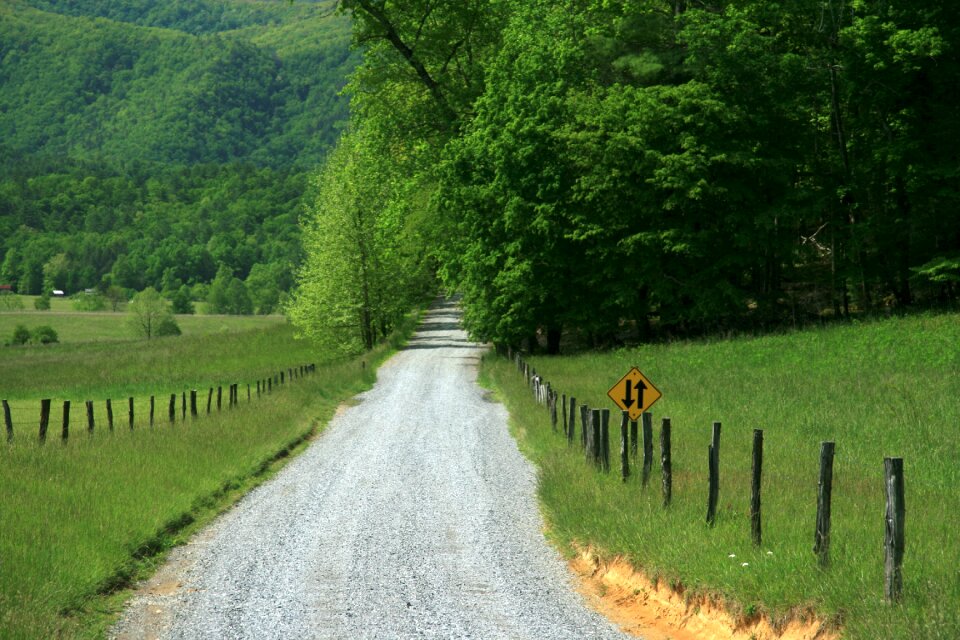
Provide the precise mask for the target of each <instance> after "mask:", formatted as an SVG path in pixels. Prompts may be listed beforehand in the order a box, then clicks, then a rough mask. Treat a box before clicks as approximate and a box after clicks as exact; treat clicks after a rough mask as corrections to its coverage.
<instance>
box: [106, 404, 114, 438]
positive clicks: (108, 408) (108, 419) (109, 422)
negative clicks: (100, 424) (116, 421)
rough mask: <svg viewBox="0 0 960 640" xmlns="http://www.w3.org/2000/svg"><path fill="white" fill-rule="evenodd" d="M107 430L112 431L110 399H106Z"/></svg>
mask: <svg viewBox="0 0 960 640" xmlns="http://www.w3.org/2000/svg"><path fill="white" fill-rule="evenodd" d="M107 428H109V429H110V431H113V404H112V403H111V402H110V398H107Z"/></svg>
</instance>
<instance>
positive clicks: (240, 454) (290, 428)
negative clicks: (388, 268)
mask: <svg viewBox="0 0 960 640" xmlns="http://www.w3.org/2000/svg"><path fill="white" fill-rule="evenodd" d="M409 325H410V326H407V327H405V329H404V331H402V332H401V333H399V334H398V338H397V340H395V341H394V342H393V343H392V344H390V345H384V346H383V347H381V348H379V349H378V350H377V351H376V352H374V353H373V354H368V355H366V356H365V357H364V360H365V361H366V366H364V365H362V364H361V360H360V359H356V360H351V361H342V362H339V363H332V364H327V365H322V364H321V365H318V367H317V372H316V373H315V374H314V375H311V376H307V377H305V378H301V379H298V380H295V381H293V383H292V384H286V385H284V386H283V387H282V388H279V389H278V388H276V387H275V388H274V392H273V393H272V394H271V395H270V396H269V397H266V398H262V399H260V400H256V399H254V400H253V401H252V402H249V403H248V402H247V400H246V396H245V394H241V402H240V405H239V407H238V408H235V409H233V410H227V409H226V408H225V409H224V411H222V412H220V413H217V412H216V411H215V410H214V413H213V414H212V415H210V416H206V415H201V416H199V417H198V418H197V419H195V420H191V418H190V417H189V415H188V417H187V420H186V421H185V422H181V421H180V417H179V412H178V418H177V423H176V424H175V425H173V426H171V425H169V424H168V423H167V422H166V420H165V419H164V420H158V424H157V426H156V427H154V428H153V429H149V428H138V429H136V430H135V431H133V432H131V431H129V430H128V429H127V428H126V426H125V422H124V420H123V417H122V416H123V414H122V413H121V414H120V415H121V417H120V418H118V419H117V421H118V423H119V424H118V427H117V429H116V431H115V432H113V433H109V432H107V431H106V430H105V429H104V428H103V427H102V426H98V430H97V431H96V432H95V434H94V435H93V436H92V437H91V436H88V435H87V434H86V433H84V430H83V428H82V427H81V428H80V429H78V430H77V433H76V435H72V436H71V439H70V440H69V441H68V443H67V444H66V445H62V444H61V443H60V442H59V441H57V439H56V437H55V436H54V437H52V441H50V442H48V443H47V444H46V445H45V446H39V445H37V443H36V438H35V433H34V432H32V431H31V433H30V435H29V436H28V437H20V436H19V434H18V437H17V438H16V439H15V440H14V442H13V444H12V445H3V446H0V487H3V491H0V635H2V636H3V637H4V638H50V637H98V636H100V635H102V633H103V631H104V629H105V628H106V625H107V624H108V623H109V621H110V620H111V614H112V613H113V612H114V611H115V610H116V609H117V608H118V607H119V600H120V598H118V597H117V596H115V595H114V596H111V595H110V594H113V593H114V592H116V590H117V589H120V588H122V587H124V586H125V585H126V584H128V583H129V581H130V580H131V579H132V578H134V577H135V576H136V575H138V573H141V572H142V571H143V570H144V569H145V567H149V566H150V564H151V563H153V562H156V558H157V554H158V553H162V551H163V550H165V549H167V548H169V547H170V546H172V545H173V544H174V543H175V542H176V541H177V540H178V539H179V538H181V537H183V536H184V535H186V534H187V533H189V531H191V530H193V529H194V528H196V527H197V526H199V524H201V523H203V522H207V521H209V520H210V519H211V518H212V517H213V516H214V515H215V514H216V513H217V512H219V511H220V510H222V509H223V508H224V507H225V506H226V505H227V504H229V503H230V502H232V501H233V500H234V499H236V497H238V495H240V494H241V493H243V492H244V491H245V490H246V489H248V488H249V487H250V486H252V485H253V484H255V483H256V482H258V481H260V480H261V479H262V477H263V476H264V475H265V474H268V473H270V471H271V469H272V467H273V462H274V461H276V460H278V459H280V458H282V457H283V456H284V455H286V452H288V451H289V450H290V449H291V448H293V447H296V446H297V443H299V442H301V441H303V439H304V438H307V437H309V435H310V434H311V433H313V432H314V430H315V429H316V426H317V425H318V424H322V423H324V422H325V421H326V420H328V419H329V418H330V416H331V415H332V414H333V412H334V410H335V408H336V406H337V405H338V404H339V403H340V402H342V401H344V400H345V399H347V398H349V397H351V396H353V395H354V394H356V393H358V392H360V391H362V390H363V389H365V388H368V387H369V386H370V384H371V383H372V382H373V379H374V373H373V372H374V371H375V367H376V365H377V364H379V363H380V362H381V361H382V360H383V359H384V358H385V357H386V356H387V355H388V354H389V353H390V352H391V351H392V349H393V348H395V347H396V346H397V345H398V341H399V340H400V339H401V336H405V335H408V334H409V331H410V330H411V329H412V325H413V322H412V321H411V322H410V323H409ZM177 340H181V341H180V342H178V341H177ZM251 340H253V341H256V340H263V341H265V342H264V345H266V344H269V345H271V348H272V349H274V350H275V351H277V352H278V353H273V354H264V353H261V352H260V349H259V348H258V346H257V345H254V346H251ZM65 346H66V345H64V347H65ZM145 346H146V345H144V344H142V345H138V347H145ZM226 346H230V347H231V348H225V347H226ZM260 346H263V345H260ZM88 347H89V350H88V351H87V352H86V353H85V355H83V356H82V357H80V356H78V359H77V360H70V359H69V354H70V353H72V352H71V351H69V350H66V354H67V355H65V356H64V357H65V358H67V359H66V364H64V365H63V366H62V367H61V368H63V369H64V370H71V369H78V368H79V369H85V370H87V371H88V372H90V371H97V370H99V369H101V368H109V367H111V366H113V365H116V366H118V367H119V368H121V369H122V368H124V367H127V366H128V363H127V360H128V359H130V358H134V359H136V358H138V357H140V355H141V351H143V350H144V349H139V348H137V349H134V348H131V349H129V350H127V351H123V352H120V354H113V355H110V352H100V351H99V350H98V345H88ZM166 347H167V348H169V349H172V350H179V352H178V353H179V356H178V357H176V358H174V361H176V362H177V363H178V366H179V367H180V370H179V371H177V372H172V374H171V371H169V370H167V369H165V368H163V367H161V368H160V369H159V370H152V371H151V370H147V371H144V372H143V373H142V376H143V378H144V380H143V384H144V385H146V386H151V384H152V386H163V385H168V384H170V383H169V379H168V376H171V375H172V377H174V378H177V377H179V378H180V379H181V380H188V379H190V380H195V379H199V378H200V377H201V376H203V375H205V374H204V372H208V374H209V373H212V372H221V371H224V370H226V369H230V368H231V367H232V368H234V369H235V370H236V371H237V372H238V375H239V372H241V370H242V369H244V367H246V369H247V370H249V371H250V372H254V370H255V369H258V368H259V367H264V366H265V367H266V368H265V369H262V370H259V371H257V372H256V373H255V375H253V376H252V377H251V379H256V378H257V377H263V376H265V375H267V374H269V373H271V372H272V371H273V370H274V369H273V368H272V367H273V365H274V364H276V363H277V362H284V363H286V364H290V363H291V360H292V361H293V362H304V363H305V362H309V361H311V356H310V355H309V354H307V353H304V351H305V350H306V349H305V345H304V344H303V343H299V342H297V343H295V342H294V341H293V340H292V337H291V335H290V334H289V332H286V333H283V332H281V333H277V332H276V331H267V332H264V335H259V334H258V335H247V336H246V337H245V338H244V339H242V340H239V341H238V342H237V343H236V344H233V345H230V344H227V345H224V344H219V343H214V345H212V347H213V348H211V345H210V342H209V340H207V341H199V342H196V343H193V344H192V346H191V343H190V341H188V340H185V339H174V340H172V341H171V342H170V343H168V344H167V345H166ZM152 348H153V346H152V342H151V347H150V348H149V349H146V350H147V351H149V350H150V349H152ZM237 350H239V353H238V351H237ZM81 351H82V350H81ZM294 355H295V356H296V358H295V359H293V356H294ZM101 357H107V358H108V359H107V360H105V361H100V360H98V358H101ZM244 358H245V359H246V360H243V359H244ZM264 358H266V359H267V360H262V359H264ZM269 358H277V359H278V360H276V361H271V360H269ZM234 359H236V360H235V361H234ZM131 370H137V371H139V368H137V367H134V368H133V369H131ZM2 371H3V373H2V374H0V377H2V378H6V377H7V369H6V366H4V367H3V368H2ZM150 375H152V376H153V377H154V380H153V381H152V383H151V384H148V383H149V382H150V381H149V380H147V378H149V376H150ZM240 379H241V380H242V379H243V378H240ZM237 381H239V380H237ZM209 383H213V380H212V379H210V380H206V381H204V385H207V384H209ZM37 384H39V382H38V383H37ZM105 384H106V385H107V386H111V385H115V384H117V383H116V382H113V381H112V380H111V381H107V382H105ZM48 390H50V389H49V388H48ZM88 390H89V391H90V392H91V393H94V392H96V388H95V387H94V386H90V387H89V388H88ZM22 391H23V393H25V394H31V393H35V392H36V389H35V388H31V387H27V386H24V387H22ZM54 395H56V392H55V393H54ZM224 401H226V397H225V398H224ZM225 406H226V405H225ZM121 410H123V408H122V407H121ZM163 415H164V416H165V414H163ZM54 424H56V423H54ZM100 424H101V425H102V423H100ZM51 430H52V432H54V433H58V427H55V426H54V427H51ZM77 436H80V437H77Z"/></svg>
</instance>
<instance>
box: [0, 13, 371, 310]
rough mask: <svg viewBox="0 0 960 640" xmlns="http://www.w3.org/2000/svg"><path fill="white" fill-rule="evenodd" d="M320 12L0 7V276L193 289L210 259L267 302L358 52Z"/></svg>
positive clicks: (286, 273)
mask: <svg viewBox="0 0 960 640" xmlns="http://www.w3.org/2000/svg"><path fill="white" fill-rule="evenodd" d="M333 9H334V7H333V5H332V4H331V2H296V3H290V2H280V1H260V2H235V1H229V0H174V1H171V2H154V1H148V0H119V1H116V0H111V1H110V2H105V1H102V0H70V1H66V2H60V1H58V2H52V1H48V0H14V1H13V2H5V3H3V4H2V5H0V264H2V267H0V283H3V284H11V285H13V286H14V287H15V288H16V289H17V291H19V292H20V293H28V294H38V293H41V292H42V291H44V290H47V289H49V288H59V289H64V290H66V291H68V293H70V292H76V291H79V290H83V289H87V288H94V287H99V288H105V287H108V286H119V287H122V288H124V289H126V290H128V292H133V291H137V290H142V289H143V288H145V287H147V286H153V287H155V288H156V289H158V290H164V291H166V292H168V293H171V292H172V291H174V290H179V288H181V287H183V286H187V287H188V288H190V291H191V295H192V296H194V297H195V298H197V299H203V296H205V295H206V285H210V284H212V283H213V282H214V279H215V278H216V275H217V273H218V271H220V270H221V267H223V268H226V269H227V270H228V271H229V272H230V274H231V276H230V277H232V278H234V279H237V280H241V281H242V282H244V283H245V284H246V286H247V288H248V289H250V292H251V294H252V295H253V297H257V296H259V297H261V298H262V299H263V303H262V305H261V304H257V305H255V306H256V307H257V308H259V310H261V311H263V312H270V311H274V310H276V307H277V305H276V299H277V298H278V296H279V295H280V294H281V293H282V292H284V291H286V290H287V289H289V287H290V285H291V283H292V281H293V271H294V269H295V268H296V265H297V264H298V263H299V258H300V234H299V229H298V227H297V224H296V223H297V219H298V216H299V214H300V212H301V209H302V199H303V196H304V194H305V193H306V192H307V191H308V188H307V176H308V174H309V173H311V172H313V171H315V167H316V166H318V165H319V164H320V163H322V161H323V159H324V158H325V156H326V155H327V153H328V152H329V150H330V149H331V147H332V146H333V145H334V144H335V142H336V140H337V138H338V137H339V135H340V130H341V128H342V127H343V125H344V122H345V120H346V117H347V100H346V99H345V98H343V97H340V96H339V95H338V94H339V91H340V90H341V89H342V88H343V86H344V84H345V82H346V78H347V76H348V75H349V73H350V72H351V70H352V69H353V68H354V67H355V66H356V64H357V60H358V54H357V53H355V52H354V51H352V50H351V47H350V25H349V19H348V17H346V16H344V15H337V14H335V12H334V11H333ZM251 278H252V279H251Z"/></svg>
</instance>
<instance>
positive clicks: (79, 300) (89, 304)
mask: <svg viewBox="0 0 960 640" xmlns="http://www.w3.org/2000/svg"><path fill="white" fill-rule="evenodd" d="M72 300H73V308H74V309H76V310H77V311H103V310H104V309H106V308H107V301H106V300H105V299H104V297H103V296H102V295H100V294H99V293H78V294H76V295H75V296H73V298H72Z"/></svg>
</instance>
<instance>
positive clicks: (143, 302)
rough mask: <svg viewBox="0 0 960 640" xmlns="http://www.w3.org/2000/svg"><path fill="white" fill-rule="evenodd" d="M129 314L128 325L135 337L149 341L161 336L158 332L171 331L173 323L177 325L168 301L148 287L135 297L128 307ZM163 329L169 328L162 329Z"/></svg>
mask: <svg viewBox="0 0 960 640" xmlns="http://www.w3.org/2000/svg"><path fill="white" fill-rule="evenodd" d="M127 313H128V316H127V323H128V325H129V326H130V328H131V330H132V331H133V333H134V335H137V336H141V337H144V338H146V339H147V340H149V339H150V338H152V337H155V336H158V335H160V334H159V333H158V331H161V330H166V331H169V330H170V329H169V326H170V323H171V322H172V323H173V324H174V325H176V321H175V320H174V319H173V314H172V313H171V312H170V309H169V307H168V305H167V301H166V300H164V299H163V297H162V296H161V295H160V293H159V292H157V290H156V289H154V288H153V287H147V288H146V289H144V290H143V291H141V292H140V293H138V294H137V295H135V296H134V297H133V299H132V300H131V301H130V304H129V305H127ZM161 327H167V328H166V329H161ZM166 335H169V334H166Z"/></svg>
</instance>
